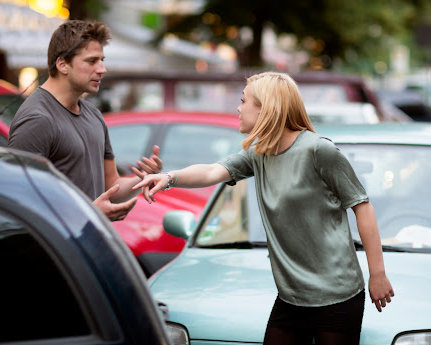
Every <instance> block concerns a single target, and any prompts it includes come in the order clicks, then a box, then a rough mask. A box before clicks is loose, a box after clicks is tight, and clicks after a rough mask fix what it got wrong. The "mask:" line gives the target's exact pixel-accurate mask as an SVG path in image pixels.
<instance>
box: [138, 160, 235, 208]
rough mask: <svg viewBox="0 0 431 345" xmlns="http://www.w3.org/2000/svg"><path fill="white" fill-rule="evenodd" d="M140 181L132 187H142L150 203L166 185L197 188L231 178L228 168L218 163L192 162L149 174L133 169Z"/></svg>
mask: <svg viewBox="0 0 431 345" xmlns="http://www.w3.org/2000/svg"><path fill="white" fill-rule="evenodd" d="M133 171H134V172H135V174H136V175H138V176H139V177H141V178H142V181H141V182H139V183H138V184H136V185H135V186H134V187H133V189H138V188H141V187H143V196H144V198H145V199H146V200H147V201H148V202H149V203H151V202H152V201H155V199H154V195H155V194H156V193H157V192H158V191H159V190H163V189H165V188H167V187H168V185H169V187H174V186H175V187H180V188H199V187H208V186H212V185H214V184H217V183H220V182H228V181H230V180H231V179H232V178H231V176H230V174H229V172H228V170H227V169H226V168H225V167H224V166H223V165H221V164H219V163H214V164H194V165H190V166H188V167H186V168H184V169H181V170H173V171H169V172H167V173H160V174H149V175H147V176H145V175H144V174H142V173H140V172H139V170H137V169H133Z"/></svg>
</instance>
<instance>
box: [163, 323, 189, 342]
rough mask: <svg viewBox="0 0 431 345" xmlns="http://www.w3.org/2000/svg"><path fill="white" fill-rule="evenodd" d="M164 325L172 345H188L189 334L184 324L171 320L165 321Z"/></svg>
mask: <svg viewBox="0 0 431 345" xmlns="http://www.w3.org/2000/svg"><path fill="white" fill-rule="evenodd" d="M166 326H167V329H168V336H169V339H170V340H171V343H172V345H190V341H189V334H188V333H187V329H186V328H185V327H184V326H182V325H180V324H178V323H172V322H167V323H166Z"/></svg>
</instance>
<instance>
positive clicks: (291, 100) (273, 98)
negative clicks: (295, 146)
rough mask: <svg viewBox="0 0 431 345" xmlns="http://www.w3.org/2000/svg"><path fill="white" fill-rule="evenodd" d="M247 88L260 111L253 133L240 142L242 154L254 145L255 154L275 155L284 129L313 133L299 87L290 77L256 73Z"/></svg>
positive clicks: (270, 73)
mask: <svg viewBox="0 0 431 345" xmlns="http://www.w3.org/2000/svg"><path fill="white" fill-rule="evenodd" d="M247 85H248V86H249V89H250V91H251V94H252V96H253V98H254V101H255V103H256V105H257V106H260V107H261V110H260V114H259V116H258V118H257V121H256V124H255V125H254V127H253V129H252V130H251V132H250V133H249V134H248V135H247V137H246V138H245V139H244V140H243V141H242V147H243V149H244V150H248V149H249V148H250V146H252V145H254V146H255V151H254V152H255V153H256V154H266V155H269V154H275V153H277V152H278V149H279V145H280V139H281V137H282V135H283V132H284V129H285V128H289V129H291V130H293V131H297V130H304V129H308V130H310V131H312V132H314V129H313V126H312V124H311V121H310V119H309V117H308V115H307V112H306V110H305V106H304V102H303V101H302V98H301V95H300V93H299V90H298V87H297V86H296V83H295V81H294V80H293V79H292V78H291V77H290V76H288V75H287V74H285V73H278V72H264V73H259V74H255V75H253V76H251V77H249V78H248V79H247ZM256 139H257V141H256ZM255 141H256V143H254V142H255Z"/></svg>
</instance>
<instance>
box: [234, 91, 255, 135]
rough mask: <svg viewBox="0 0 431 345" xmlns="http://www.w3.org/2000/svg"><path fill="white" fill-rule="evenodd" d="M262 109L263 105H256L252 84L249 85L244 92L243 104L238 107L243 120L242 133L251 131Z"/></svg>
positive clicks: (241, 124) (240, 127) (240, 117)
mask: <svg viewBox="0 0 431 345" xmlns="http://www.w3.org/2000/svg"><path fill="white" fill-rule="evenodd" d="M260 109H261V107H260V106H258V105H256V103H255V101H254V98H253V96H252V94H251V91H250V85H247V86H246V87H245V89H244V91H243V92H242V98H241V104H240V105H239V106H238V108H237V110H238V113H239V119H240V120H241V123H240V126H239V131H240V132H241V133H244V134H248V133H250V132H251V130H252V129H253V127H254V125H255V124H256V121H257V118H258V117H259V113H260Z"/></svg>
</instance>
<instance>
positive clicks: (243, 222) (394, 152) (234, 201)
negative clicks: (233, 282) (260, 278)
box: [195, 144, 431, 249]
mask: <svg viewBox="0 0 431 345" xmlns="http://www.w3.org/2000/svg"><path fill="white" fill-rule="evenodd" d="M337 146H338V147H339V148H340V150H341V151H342V152H343V154H344V155H345V156H346V157H347V158H348V159H349V161H350V163H351V165H352V167H353V169H354V170H355V172H356V175H357V176H358V178H359V180H360V182H361V183H362V185H363V186H364V187H365V189H366V191H367V194H368V196H369V199H370V201H371V203H372V205H373V207H374V210H375V213H376V216H377V222H378V226H379V231H380V236H381V240H382V244H383V245H388V246H396V247H399V248H400V249H403V248H404V249H408V248H425V249H429V248H431V212H430V210H429V196H430V195H431V184H430V183H429V175H430V171H431V161H430V159H429V155H430V149H431V148H430V147H427V146H415V145H410V146H409V145H371V144H370V145H364V144H361V145H347V144H344V145H341V144H339V145H337ZM246 181H247V183H245V181H241V182H239V183H237V185H236V186H234V187H229V186H226V187H224V189H223V191H222V192H221V194H220V195H219V196H218V198H217V201H216V202H215V203H214V205H213V207H212V208H211V211H210V212H209V214H208V216H207V217H206V218H205V220H204V223H203V225H202V226H201V227H200V228H199V230H198V231H199V232H198V234H197V236H196V241H195V243H196V244H197V245H198V246H205V245H214V244H221V243H230V242H235V241H245V240H247V241H251V242H254V241H263V240H265V234H264V232H263V225H262V222H261V218H260V212H259V209H258V205H257V201H256V193H255V190H254V183H253V180H252V179H247V180H246ZM246 185H247V187H245V186H246ZM245 205H246V206H245ZM348 217H349V223H350V229H351V231H352V237H353V239H355V240H360V236H359V233H358V230H357V226H356V218H355V216H354V213H353V211H352V210H351V209H349V210H348Z"/></svg>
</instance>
